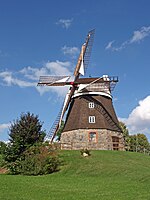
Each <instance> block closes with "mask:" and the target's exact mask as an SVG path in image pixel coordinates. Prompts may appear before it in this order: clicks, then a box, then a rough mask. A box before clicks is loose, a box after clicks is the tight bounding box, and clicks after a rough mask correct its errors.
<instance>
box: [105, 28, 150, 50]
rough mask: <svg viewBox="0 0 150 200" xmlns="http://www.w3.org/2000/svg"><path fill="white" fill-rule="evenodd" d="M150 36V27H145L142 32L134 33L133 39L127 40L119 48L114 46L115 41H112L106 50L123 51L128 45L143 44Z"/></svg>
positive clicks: (141, 29)
mask: <svg viewBox="0 0 150 200" xmlns="http://www.w3.org/2000/svg"><path fill="white" fill-rule="evenodd" d="M149 35H150V26H147V27H145V26H143V27H141V28H140V30H136V31H134V32H133V35H132V37H131V38H129V39H128V40H126V41H125V42H123V43H122V44H121V45H120V46H118V47H115V46H113V44H114V42H115V41H114V40H113V41H110V42H109V43H108V44H107V45H106V47H105V50H111V51H121V50H122V49H124V48H126V47H127V46H128V45H131V44H133V43H139V42H141V41H142V40H144V38H146V37H148V36H149Z"/></svg>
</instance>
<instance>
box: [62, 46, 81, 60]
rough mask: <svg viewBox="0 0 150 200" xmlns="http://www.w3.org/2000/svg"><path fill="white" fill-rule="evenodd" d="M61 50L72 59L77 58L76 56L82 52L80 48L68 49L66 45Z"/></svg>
mask: <svg viewBox="0 0 150 200" xmlns="http://www.w3.org/2000/svg"><path fill="white" fill-rule="evenodd" d="M61 50H62V52H63V54H64V55H70V56H72V57H76V55H78V54H79V52H80V50H79V48H78V47H67V46H66V45H65V46H64V47H62V49H61Z"/></svg>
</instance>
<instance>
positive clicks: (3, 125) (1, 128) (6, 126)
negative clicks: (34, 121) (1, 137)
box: [0, 124, 10, 133]
mask: <svg viewBox="0 0 150 200" xmlns="http://www.w3.org/2000/svg"><path fill="white" fill-rule="evenodd" d="M9 126H10V124H0V133H2V132H3V131H4V130H5V129H8V127H9Z"/></svg>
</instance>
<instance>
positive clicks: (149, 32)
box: [130, 26, 150, 43]
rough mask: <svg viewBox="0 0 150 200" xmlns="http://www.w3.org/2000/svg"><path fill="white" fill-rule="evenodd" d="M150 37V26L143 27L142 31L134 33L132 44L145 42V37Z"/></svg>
mask: <svg viewBox="0 0 150 200" xmlns="http://www.w3.org/2000/svg"><path fill="white" fill-rule="evenodd" d="M149 35H150V26H147V27H145V26H143V27H142V28H141V29H140V30H137V31H134V33H133V36H132V38H131V39H130V43H136V42H140V41H141V40H143V39H144V38H145V37H148V36H149Z"/></svg>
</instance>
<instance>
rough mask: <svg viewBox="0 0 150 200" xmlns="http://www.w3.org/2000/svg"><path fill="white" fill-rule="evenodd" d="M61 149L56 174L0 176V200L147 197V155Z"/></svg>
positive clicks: (144, 199)
mask: <svg viewBox="0 0 150 200" xmlns="http://www.w3.org/2000/svg"><path fill="white" fill-rule="evenodd" d="M91 153H92V155H91V156H90V157H88V158H83V157H81V156H80V152H79V151H62V152H61V157H62V159H63V160H64V165H63V166H62V167H61V170H60V171H59V172H57V173H54V174H51V175H47V176H38V177H33V176H32V177H29V176H12V175H0V199H1V200H59V199H60V200H84V199H85V200H91V199H92V200H98V199H101V200H130V199H131V200H134V199H136V200H148V199H150V193H149V187H150V157H149V156H146V155H143V154H139V153H131V152H114V151H92V152H91Z"/></svg>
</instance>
